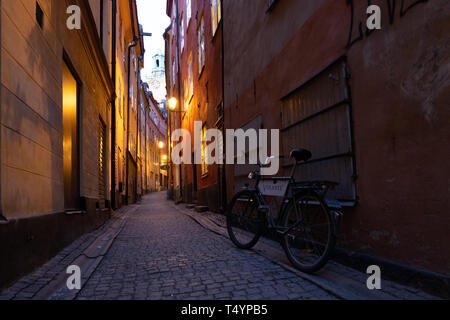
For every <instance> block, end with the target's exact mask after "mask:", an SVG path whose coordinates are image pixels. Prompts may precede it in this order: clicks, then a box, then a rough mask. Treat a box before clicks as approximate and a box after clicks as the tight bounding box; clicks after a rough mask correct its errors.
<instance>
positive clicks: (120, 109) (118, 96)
mask: <svg viewBox="0 0 450 320" xmlns="http://www.w3.org/2000/svg"><path fill="white" fill-rule="evenodd" d="M117 93H118V94H117V103H118V104H119V114H120V116H122V99H121V97H122V83H121V82H120V79H119V85H118V90H117Z"/></svg>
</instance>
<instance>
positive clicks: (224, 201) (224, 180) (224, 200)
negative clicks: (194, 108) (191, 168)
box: [220, 1, 228, 213]
mask: <svg viewBox="0 0 450 320" xmlns="http://www.w3.org/2000/svg"><path fill="white" fill-rule="evenodd" d="M220 12H221V13H222V26H221V27H220V28H221V32H222V137H224V141H223V148H222V151H223V152H224V155H225V154H226V143H225V137H226V135H225V46H224V43H225V40H224V37H225V33H224V28H223V25H224V22H225V15H224V12H223V1H220ZM225 159H226V157H225V156H224V161H225ZM226 167H227V166H226V164H225V162H224V163H223V164H222V211H223V212H224V213H225V212H226V210H227V205H228V203H227V202H228V201H227V177H226Z"/></svg>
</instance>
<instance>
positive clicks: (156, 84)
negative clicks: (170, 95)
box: [144, 50, 167, 112]
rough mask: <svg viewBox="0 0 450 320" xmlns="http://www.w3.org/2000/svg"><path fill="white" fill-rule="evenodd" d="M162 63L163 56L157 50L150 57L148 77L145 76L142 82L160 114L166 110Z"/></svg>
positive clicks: (163, 66) (164, 76)
mask: <svg viewBox="0 0 450 320" xmlns="http://www.w3.org/2000/svg"><path fill="white" fill-rule="evenodd" d="M164 62H165V60H164V54H163V53H162V52H161V51H159V50H158V51H157V52H156V53H155V54H153V55H152V60H151V72H150V75H147V76H146V79H145V80H144V81H145V82H147V84H148V86H149V90H150V91H151V92H152V95H153V97H154V99H155V100H156V101H157V103H158V105H159V108H160V109H161V111H162V112H165V111H164V110H165V109H166V101H167V90H166V70H165V63H164Z"/></svg>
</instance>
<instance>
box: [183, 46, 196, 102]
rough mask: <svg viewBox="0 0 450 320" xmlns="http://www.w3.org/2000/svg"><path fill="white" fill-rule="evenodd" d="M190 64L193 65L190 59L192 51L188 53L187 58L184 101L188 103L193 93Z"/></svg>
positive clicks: (192, 75) (192, 76)
mask: <svg viewBox="0 0 450 320" xmlns="http://www.w3.org/2000/svg"><path fill="white" fill-rule="evenodd" d="M192 65H193V59H192V52H191V53H190V55H189V59H188V79H187V83H186V91H185V93H186V101H187V103H189V102H190V101H191V98H192V96H193V95H194V74H193V72H192Z"/></svg>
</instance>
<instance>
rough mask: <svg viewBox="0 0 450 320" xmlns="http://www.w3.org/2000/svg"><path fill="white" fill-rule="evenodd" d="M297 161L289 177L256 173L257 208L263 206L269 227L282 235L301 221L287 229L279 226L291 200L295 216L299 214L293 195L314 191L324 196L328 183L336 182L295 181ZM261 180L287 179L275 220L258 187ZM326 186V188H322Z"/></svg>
mask: <svg viewBox="0 0 450 320" xmlns="http://www.w3.org/2000/svg"><path fill="white" fill-rule="evenodd" d="M298 164H299V162H298V161H296V162H295V165H294V166H293V168H292V171H291V175H290V176H289V177H265V176H261V175H260V174H259V173H257V174H256V184H255V190H254V191H255V195H256V196H257V199H258V201H259V203H258V206H259V208H264V211H267V212H268V214H266V219H267V224H268V227H269V229H274V230H277V231H278V232H280V233H282V234H283V235H284V234H286V233H288V232H289V231H290V230H291V229H292V228H294V227H296V226H298V224H300V223H301V222H302V221H301V220H299V221H297V223H296V224H294V225H293V226H291V227H290V228H289V229H288V230H283V227H281V223H280V222H281V221H282V219H283V218H284V215H285V214H286V209H287V208H288V207H289V205H290V204H291V202H293V206H294V210H295V213H296V215H297V216H299V211H298V208H297V203H296V202H295V201H293V200H294V198H295V196H297V195H299V194H306V193H308V192H315V193H316V195H319V196H320V197H322V198H324V197H325V194H326V192H327V191H328V188H329V185H335V184H336V183H334V182H331V181H315V182H313V181H305V182H297V181H295V173H296V171H297V166H298ZM261 181H288V185H287V188H286V191H285V193H284V195H283V199H282V203H281V206H280V208H279V212H278V217H277V219H276V221H275V219H274V216H273V212H272V209H271V208H270V207H269V206H268V205H267V202H266V199H265V198H264V194H263V193H262V192H261V190H260V188H259V184H260V182H261ZM324 186H326V188H324ZM319 190H321V191H322V193H319Z"/></svg>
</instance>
